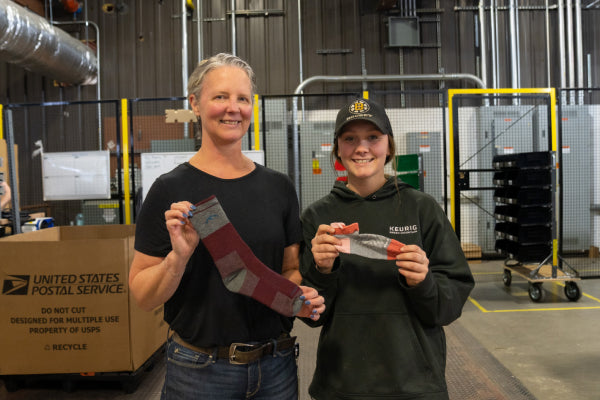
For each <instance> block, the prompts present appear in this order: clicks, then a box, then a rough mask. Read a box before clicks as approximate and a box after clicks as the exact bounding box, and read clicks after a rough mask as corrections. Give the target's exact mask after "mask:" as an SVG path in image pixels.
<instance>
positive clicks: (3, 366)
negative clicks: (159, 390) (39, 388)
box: [0, 225, 167, 375]
mask: <svg viewBox="0 0 600 400" xmlns="http://www.w3.org/2000/svg"><path fill="white" fill-rule="evenodd" d="M134 232H135V227H134V226H133V225H104V226H100V225H98V226H68V227H55V228H48V229H42V230H39V231H34V232H29V233H24V234H20V235H14V236H8V237H6V238H2V239H0V260H1V262H0V282H1V284H2V287H1V289H2V291H1V294H0V337H1V338H2V340H0V375H23V374H60V373H90V372H95V373H99V372H122V371H132V372H133V371H136V370H137V369H138V368H140V367H141V366H142V365H143V364H144V362H146V361H147V360H148V359H149V358H150V357H151V356H152V354H154V353H155V352H156V351H157V350H158V349H159V348H160V347H161V346H162V345H163V343H164V342H165V340H166V335H167V325H166V323H165V322H164V321H163V312H162V307H161V308H158V309H156V310H154V311H153V312H145V311H143V310H141V309H139V308H138V307H137V305H136V304H135V301H134V300H133V297H132V295H131V294H130V292H129V287H128V283H127V282H128V275H129V266H130V265H131V261H132V258H133V242H134Z"/></svg>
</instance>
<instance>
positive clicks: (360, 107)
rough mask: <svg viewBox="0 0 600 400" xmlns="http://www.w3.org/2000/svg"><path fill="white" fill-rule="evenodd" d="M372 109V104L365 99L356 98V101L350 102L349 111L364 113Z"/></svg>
mask: <svg viewBox="0 0 600 400" xmlns="http://www.w3.org/2000/svg"><path fill="white" fill-rule="evenodd" d="M370 109H371V106H370V105H369V104H368V103H367V102H366V101H364V100H356V101H355V102H354V103H352V104H350V109H349V111H350V112H351V113H352V114H364V113H366V112H368V111H369V110H370Z"/></svg>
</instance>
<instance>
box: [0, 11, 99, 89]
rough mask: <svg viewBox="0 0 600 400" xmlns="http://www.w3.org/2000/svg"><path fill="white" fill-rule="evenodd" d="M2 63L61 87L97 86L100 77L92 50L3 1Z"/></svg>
mask: <svg viewBox="0 0 600 400" xmlns="http://www.w3.org/2000/svg"><path fill="white" fill-rule="evenodd" d="M0 60H2V61H6V62H9V63H12V64H16V65H19V66H21V67H23V68H25V69H27V70H29V71H32V72H36V73H39V74H41V75H44V76H47V77H49V78H52V79H54V80H56V81H58V82H60V83H66V84H72V85H93V84H95V83H96V81H97V77H98V67H97V61H96V56H95V55H94V52H93V51H92V50H91V49H90V48H89V47H87V46H86V45H85V44H83V43H82V42H80V41H79V40H77V39H75V38H74V37H72V36H70V35H69V34H67V33H66V32H65V31H63V30H61V29H58V28H56V27H54V26H52V25H51V24H50V23H49V22H48V21H47V20H45V19H44V18H42V17H40V16H38V15H37V14H34V13H33V12H31V11H29V10H28V9H26V8H24V7H21V6H19V5H18V4H16V3H13V2H12V1H10V0H0Z"/></svg>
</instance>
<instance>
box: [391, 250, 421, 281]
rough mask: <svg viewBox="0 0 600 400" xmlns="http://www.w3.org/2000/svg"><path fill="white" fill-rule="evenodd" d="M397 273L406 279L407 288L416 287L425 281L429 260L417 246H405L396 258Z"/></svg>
mask: <svg viewBox="0 0 600 400" xmlns="http://www.w3.org/2000/svg"><path fill="white" fill-rule="evenodd" d="M396 266H398V272H399V273H400V274H401V275H402V276H404V278H406V284H407V285H408V286H417V285H418V284H419V283H421V282H423V281H424V280H425V276H426V275H427V272H428V271H429V259H428V258H427V255H426V254H425V252H424V251H423V249H421V248H420V247H419V246H417V245H415V244H407V245H406V246H404V247H402V249H401V250H400V254H398V255H397V256H396Z"/></svg>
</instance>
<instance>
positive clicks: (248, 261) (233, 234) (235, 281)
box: [190, 196, 302, 317]
mask: <svg viewBox="0 0 600 400" xmlns="http://www.w3.org/2000/svg"><path fill="white" fill-rule="evenodd" d="M192 213H193V216H192V217H191V218H190V221H191V222H192V225H193V226H194V228H195V229H196V231H197V232H198V234H199V235H200V238H201V239H202V242H203V243H204V245H205V246H206V248H207V249H208V251H209V253H210V255H211V256H212V258H213V260H214V262H215V265H216V266H217V269H218V270H219V273H220V274H221V278H222V279H223V283H224V284H225V287H227V289H229V290H230V291H232V292H235V293H239V294H243V295H245V296H249V297H252V298H253V299H255V300H257V301H259V302H261V303H262V304H264V305H266V306H267V307H269V308H271V309H273V310H275V311H277V312H278V313H280V314H283V315H286V316H288V317H291V316H293V315H296V314H297V313H298V311H300V308H301V307H302V300H301V299H300V296H301V295H302V290H301V289H300V288H299V287H298V285H296V284H295V283H294V282H292V281H290V280H288V279H286V278H284V277H283V276H281V275H280V274H278V273H277V272H275V271H273V270H272V269H270V268H269V267H267V266H266V265H264V264H263V263H262V262H261V261H260V260H259V259H258V258H256V256H255V255H254V253H253V252H252V250H251V249H250V247H248V245H247V244H246V243H245V242H244V241H243V240H242V238H241V237H240V235H239V234H238V232H237V231H236V230H235V228H234V227H233V225H232V224H231V223H230V222H229V219H228V218H227V215H226V214H225V211H223V208H222V207H221V205H220V204H219V201H218V200H217V198H216V197H215V196H211V197H209V198H207V199H205V200H203V201H201V202H199V203H198V204H196V209H195V210H194V211H192Z"/></svg>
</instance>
